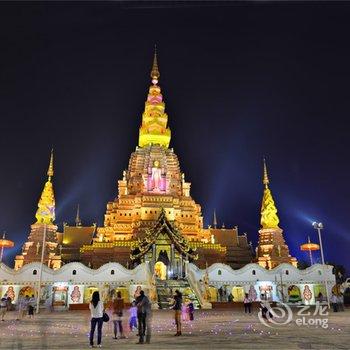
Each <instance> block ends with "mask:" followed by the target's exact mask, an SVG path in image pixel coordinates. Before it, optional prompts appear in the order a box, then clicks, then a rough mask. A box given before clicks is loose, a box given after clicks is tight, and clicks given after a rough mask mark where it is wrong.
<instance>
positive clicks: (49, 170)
mask: <svg viewBox="0 0 350 350" xmlns="http://www.w3.org/2000/svg"><path fill="white" fill-rule="evenodd" d="M47 176H48V177H49V180H51V178H52V177H53V148H52V149H51V157H50V163H49V168H48V169H47Z"/></svg>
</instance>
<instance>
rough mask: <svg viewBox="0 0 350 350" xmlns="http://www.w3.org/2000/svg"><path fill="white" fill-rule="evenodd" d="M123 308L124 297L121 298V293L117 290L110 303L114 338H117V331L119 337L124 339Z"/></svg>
mask: <svg viewBox="0 0 350 350" xmlns="http://www.w3.org/2000/svg"><path fill="white" fill-rule="evenodd" d="M123 310H124V299H123V298H122V293H121V292H120V291H118V292H117V297H116V298H115V299H114V300H113V303H112V320H113V325H114V339H118V337H117V335H118V333H119V338H120V339H124V338H125V336H124V333H123V324H122V321H123Z"/></svg>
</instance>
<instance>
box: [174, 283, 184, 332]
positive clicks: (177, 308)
mask: <svg viewBox="0 0 350 350" xmlns="http://www.w3.org/2000/svg"><path fill="white" fill-rule="evenodd" d="M181 308H182V294H181V292H180V291H179V290H178V289H177V290H176V291H175V295H174V304H173V306H172V309H173V310H174V312H175V323H176V334H175V336H176V337H177V336H180V335H181V334H182V333H181Z"/></svg>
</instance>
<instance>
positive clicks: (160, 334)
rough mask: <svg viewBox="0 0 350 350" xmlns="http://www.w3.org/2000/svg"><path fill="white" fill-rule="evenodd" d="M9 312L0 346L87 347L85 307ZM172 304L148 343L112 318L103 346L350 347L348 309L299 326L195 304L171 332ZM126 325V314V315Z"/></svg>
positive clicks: (158, 316) (1, 325) (158, 314)
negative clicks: (116, 331) (120, 334)
mask: <svg viewBox="0 0 350 350" xmlns="http://www.w3.org/2000/svg"><path fill="white" fill-rule="evenodd" d="M16 316H17V313H16V312H9V313H7V315H6V321H4V322H0V349H87V348H88V332H89V312H88V311H64V312H54V313H45V312H42V313H41V314H40V315H37V316H36V317H35V319H34V320H30V319H25V320H23V321H16V320H15V318H16ZM172 317H173V313H172V311H170V310H167V311H165V310H157V311H154V314H153V334H152V340H151V344H150V345H146V344H145V345H136V344H135V343H136V341H137V337H136V332H132V333H130V332H129V331H128V332H127V333H126V335H127V338H126V339H121V340H114V339H112V323H111V322H108V323H107V324H106V323H105V324H104V327H103V340H102V347H103V348H105V349H136V348H138V347H145V348H147V349H193V350H195V349H349V348H350V310H349V309H348V310H346V311H345V312H339V313H330V314H329V316H328V317H327V319H328V328H326V329H325V328H322V327H321V326H320V325H318V326H315V325H313V326H310V325H309V326H306V325H304V326H298V325H296V323H295V319H296V318H297V315H296V313H294V316H293V321H292V322H290V323H289V324H287V325H282V326H275V327H274V328H269V327H267V326H265V325H263V324H261V323H260V321H259V318H258V315H257V312H255V313H253V314H252V315H245V314H244V313H243V312H241V311H240V310H223V311H221V310H198V311H196V314H195V318H196V319H195V321H193V322H184V326H183V336H182V337H174V333H175V326H174V324H173V319H172ZM124 323H125V328H127V327H126V320H125V322H124Z"/></svg>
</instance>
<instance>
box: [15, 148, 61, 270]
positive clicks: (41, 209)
mask: <svg viewBox="0 0 350 350" xmlns="http://www.w3.org/2000/svg"><path fill="white" fill-rule="evenodd" d="M47 176H48V179H47V181H46V183H45V185H44V189H43V191H42V193H41V196H40V199H39V202H38V209H37V211H36V214H35V217H36V222H35V223H34V224H32V225H31V231H30V234H29V237H28V241H27V242H25V243H24V245H23V247H22V254H21V255H17V256H16V259H15V269H16V270H17V269H19V268H21V267H22V266H23V265H25V264H28V263H30V262H34V261H40V260H41V255H42V249H43V238H44V235H45V250H44V263H45V264H46V265H47V266H49V267H51V268H53V269H58V268H60V267H61V264H62V262H61V257H60V255H59V254H57V248H58V242H57V234H56V233H57V226H56V225H55V224H54V221H55V195H54V190H53V185H52V177H53V150H52V151H51V156H50V163H49V168H48V171H47Z"/></svg>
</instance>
